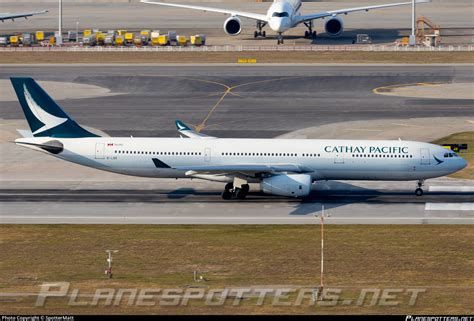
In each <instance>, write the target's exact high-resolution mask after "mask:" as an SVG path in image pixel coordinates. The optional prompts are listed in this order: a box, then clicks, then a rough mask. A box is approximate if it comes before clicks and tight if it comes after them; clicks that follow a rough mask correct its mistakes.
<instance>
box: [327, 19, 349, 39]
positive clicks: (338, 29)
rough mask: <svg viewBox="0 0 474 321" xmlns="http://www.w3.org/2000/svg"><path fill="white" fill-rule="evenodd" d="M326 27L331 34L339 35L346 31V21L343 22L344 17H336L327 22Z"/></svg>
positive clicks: (333, 35)
mask: <svg viewBox="0 0 474 321" xmlns="http://www.w3.org/2000/svg"><path fill="white" fill-rule="evenodd" d="M324 28H325V29H326V32H327V33H328V34H329V35H330V36H332V37H337V36H340V35H341V33H342V32H343V31H344V23H343V22H342V19H340V18H338V17H334V18H331V19H329V20H328V21H327V22H326V25H325V26H324Z"/></svg>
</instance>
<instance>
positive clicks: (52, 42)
mask: <svg viewBox="0 0 474 321" xmlns="http://www.w3.org/2000/svg"><path fill="white" fill-rule="evenodd" d="M55 43H56V38H55V37H54V36H51V37H49V44H50V45H54V44H55Z"/></svg>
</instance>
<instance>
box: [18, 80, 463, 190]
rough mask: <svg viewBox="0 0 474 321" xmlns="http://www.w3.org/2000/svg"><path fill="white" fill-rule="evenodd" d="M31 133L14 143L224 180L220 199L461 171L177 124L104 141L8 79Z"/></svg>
mask: <svg viewBox="0 0 474 321" xmlns="http://www.w3.org/2000/svg"><path fill="white" fill-rule="evenodd" d="M11 81H12V84H13V87H14V89H15V91H16V94H17V96H18V99H19V102H20V105H21V107H22V109H23V112H24V114H25V117H26V119H27V121H28V124H29V126H30V129H31V130H19V132H20V134H21V135H22V136H23V138H18V139H16V140H15V143H16V144H17V145H20V146H23V147H28V148H31V149H34V150H38V151H42V152H45V153H47V154H50V155H52V156H55V157H58V158H61V159H63V160H66V161H70V162H73V163H77V164H80V165H84V166H89V167H92V168H96V169H100V170H105V171H109V172H115V173H120V174H125V175H133V176H142V177H155V178H165V177H166V178H199V179H204V180H209V181H216V182H222V183H223V184H226V185H225V188H224V191H223V193H222V197H223V198H224V199H232V198H237V199H244V198H245V197H246V196H247V193H248V191H249V183H259V184H260V188H261V190H262V191H263V192H264V193H267V194H274V195H280V196H288V197H305V196H307V195H309V194H310V193H311V187H312V185H313V183H315V182H316V184H317V181H322V180H393V181H409V180H413V181H417V188H416V195H419V196H421V195H422V194H423V190H422V189H421V187H422V185H423V181H424V180H425V179H428V178H434V177H439V176H444V175H448V174H451V173H454V172H456V171H459V170H461V169H463V168H464V167H466V164H467V163H466V161H465V160H464V159H462V158H461V157H459V156H458V155H456V153H454V152H451V151H448V150H446V149H445V148H443V147H441V146H438V145H433V144H428V143H422V142H414V141H402V140H323V139H315V140H310V139H306V140H301V139H299V140H297V139H227V138H226V139H223V138H217V137H211V136H206V135H204V134H202V133H198V132H195V131H193V130H191V129H190V128H189V127H188V126H186V125H185V124H184V123H182V122H180V121H177V122H176V125H177V127H178V131H179V133H180V134H181V138H136V137H101V136H98V135H97V134H95V133H92V132H91V131H89V130H87V129H85V128H83V127H81V126H80V125H79V124H78V123H76V122H75V121H74V120H73V119H72V118H71V117H69V115H67V114H66V113H65V112H64V111H63V110H62V109H61V108H60V107H59V106H58V105H57V104H56V103H55V102H54V101H53V99H52V98H51V97H50V96H49V95H48V94H47V93H46V92H45V91H44V90H43V89H42V88H41V87H40V86H39V85H38V84H37V83H36V82H35V81H34V80H33V79H31V78H12V79H11Z"/></svg>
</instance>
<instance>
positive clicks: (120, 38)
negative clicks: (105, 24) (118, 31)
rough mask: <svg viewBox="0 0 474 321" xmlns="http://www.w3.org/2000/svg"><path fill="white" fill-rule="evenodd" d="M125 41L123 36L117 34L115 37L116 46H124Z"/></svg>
mask: <svg viewBox="0 0 474 321" xmlns="http://www.w3.org/2000/svg"><path fill="white" fill-rule="evenodd" d="M123 43H124V38H123V36H117V37H115V45H116V46H123Z"/></svg>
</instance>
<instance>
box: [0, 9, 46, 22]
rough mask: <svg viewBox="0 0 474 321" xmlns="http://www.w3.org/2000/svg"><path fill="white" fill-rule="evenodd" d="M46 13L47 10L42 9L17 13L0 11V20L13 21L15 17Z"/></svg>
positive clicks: (26, 17)
mask: <svg viewBox="0 0 474 321" xmlns="http://www.w3.org/2000/svg"><path fill="white" fill-rule="evenodd" d="M45 13H48V10H43V11H32V12H18V13H0V20H1V21H2V22H3V21H5V20H11V21H15V19H16V18H25V19H28V17H31V16H35V15H38V14H45Z"/></svg>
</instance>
